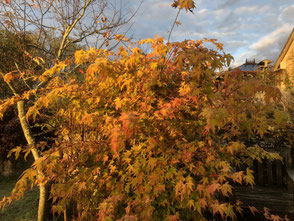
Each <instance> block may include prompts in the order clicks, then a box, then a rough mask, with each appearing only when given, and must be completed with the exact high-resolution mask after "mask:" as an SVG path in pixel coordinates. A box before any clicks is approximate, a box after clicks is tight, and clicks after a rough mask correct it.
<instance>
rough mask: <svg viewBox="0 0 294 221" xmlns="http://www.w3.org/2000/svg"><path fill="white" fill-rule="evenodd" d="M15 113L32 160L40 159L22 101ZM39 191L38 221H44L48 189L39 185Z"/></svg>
mask: <svg viewBox="0 0 294 221" xmlns="http://www.w3.org/2000/svg"><path fill="white" fill-rule="evenodd" d="M17 111H18V118H19V121H20V124H21V127H22V130H23V133H24V136H25V138H26V140H27V143H28V145H30V146H32V149H31V152H32V154H33V156H34V159H35V160H38V159H39V158H40V155H39V153H38V150H37V149H36V148H35V145H36V142H35V139H34V137H33V136H32V132H31V129H30V126H29V124H28V122H27V120H26V116H25V110H24V101H23V100H21V101H18V102H17ZM38 174H39V176H43V173H42V171H38ZM39 189H40V197H39V206H38V221H44V220H46V217H45V214H46V213H45V211H46V201H47V195H48V194H47V191H48V189H47V188H46V185H45V184H40V186H39Z"/></svg>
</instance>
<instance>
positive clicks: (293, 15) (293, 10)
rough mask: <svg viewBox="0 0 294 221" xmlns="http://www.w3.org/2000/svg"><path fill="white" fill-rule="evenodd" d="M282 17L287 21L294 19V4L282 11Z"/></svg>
mask: <svg viewBox="0 0 294 221" xmlns="http://www.w3.org/2000/svg"><path fill="white" fill-rule="evenodd" d="M281 18H282V19H283V20H285V21H289V22H293V21H294V5H291V6H289V7H287V8H285V9H284V10H283V11H282V13H281Z"/></svg>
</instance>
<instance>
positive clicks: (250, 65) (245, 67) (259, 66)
mask: <svg viewBox="0 0 294 221" xmlns="http://www.w3.org/2000/svg"><path fill="white" fill-rule="evenodd" d="M270 63H271V61H270V60H267V59H266V60H262V61H260V62H259V63H256V61H255V59H252V60H249V59H246V61H245V63H244V64H242V65H241V66H239V67H236V68H234V69H235V70H236V69H239V70H240V71H243V72H247V73H254V72H257V71H262V70H264V69H266V68H269V69H271V66H270Z"/></svg>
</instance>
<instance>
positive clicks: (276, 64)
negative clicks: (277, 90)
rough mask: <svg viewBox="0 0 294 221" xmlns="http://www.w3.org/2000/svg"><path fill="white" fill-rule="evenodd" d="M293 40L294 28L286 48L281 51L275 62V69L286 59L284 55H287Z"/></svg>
mask: <svg viewBox="0 0 294 221" xmlns="http://www.w3.org/2000/svg"><path fill="white" fill-rule="evenodd" d="M293 40H294V28H293V30H292V32H291V34H290V36H289V38H288V40H287V42H286V44H285V45H284V48H283V50H282V51H281V53H280V56H279V57H278V59H277V61H276V63H275V66H274V70H275V71H276V70H277V69H278V68H279V65H280V63H281V61H282V60H283V59H284V57H285V56H286V54H287V52H288V50H289V48H290V46H291V44H292V43H293Z"/></svg>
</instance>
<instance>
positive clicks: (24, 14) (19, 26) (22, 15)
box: [0, 0, 136, 220]
mask: <svg viewBox="0 0 294 221" xmlns="http://www.w3.org/2000/svg"><path fill="white" fill-rule="evenodd" d="M135 13H136V11H131V10H128V9H126V8H123V7H122V4H117V3H116V1H106V0H99V1H94V0H85V1H83V0H81V1H80V0H78V1H63V0H61V1H59V0H56V1H55V0H48V1H47V0H45V1H44V0H42V1H41V0H32V1H30V0H28V1H27V0H15V1H14V0H13V1H1V3H0V17H1V22H0V23H1V29H2V30H5V31H6V33H11V35H15V36H16V38H15V40H18V42H17V43H16V44H15V46H17V47H18V50H17V51H20V52H21V53H22V55H24V56H25V57H26V59H27V60H26V63H24V65H21V64H20V63H19V62H14V68H13V70H10V71H9V72H8V73H7V72H6V71H7V70H6V69H5V68H3V67H1V70H0V72H1V75H2V77H3V79H4V81H5V82H6V83H7V86H8V87H9V89H10V91H11V93H12V94H13V95H12V98H13V100H14V101H12V100H11V99H10V98H11V97H10V98H7V99H3V100H2V107H1V110H2V112H3V111H5V110H6V109H7V107H8V106H9V105H10V104H12V103H14V104H16V103H17V109H18V115H19V116H18V117H19V120H20V123H21V126H22V130H23V132H24V135H25V138H26V140H27V143H28V146H29V147H30V148H31V152H32V153H33V156H34V158H35V160H37V159H39V158H40V157H41V154H40V151H39V150H37V149H36V148H35V147H36V142H35V138H34V136H33V134H32V132H31V129H30V125H29V124H28V120H27V119H26V118H25V114H26V110H27V109H26V108H27V107H28V106H29V105H28V104H26V102H25V100H24V98H25V97H26V98H28V99H30V96H37V93H38V90H39V89H40V88H42V87H43V86H44V85H45V84H46V82H45V81H44V79H41V81H40V79H39V76H40V73H42V72H44V71H45V72H46V69H48V68H52V66H54V64H55V63H56V62H57V63H58V60H61V59H64V58H66V56H68V55H70V54H73V51H74V50H76V49H77V47H75V46H76V45H77V44H79V43H81V44H83V45H85V46H86V47H90V46H96V47H109V48H113V47H115V46H116V45H114V44H111V40H113V39H114V37H115V36H116V35H117V34H125V33H126V32H127V31H128V30H129V28H128V27H129V26H128V25H130V21H131V19H132V18H133V17H134V15H135ZM28 38H31V39H32V40H31V41H29V42H28V41H26V39H28ZM28 47H30V48H34V50H30V51H28V50H27V48H28ZM41 55H45V59H44V58H43V57H44V56H41ZM36 68H37V69H38V70H36ZM55 68H56V66H55ZM48 77H49V78H50V77H52V76H48ZM47 80H49V79H47ZM20 85H24V86H25V87H19V86H20ZM32 91H34V92H33V93H32ZM38 174H39V177H42V176H43V175H42V174H43V173H42V171H38ZM46 195H47V190H46V186H45V184H44V183H40V198H39V209H38V220H44V219H45V217H44V209H45V202H46Z"/></svg>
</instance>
